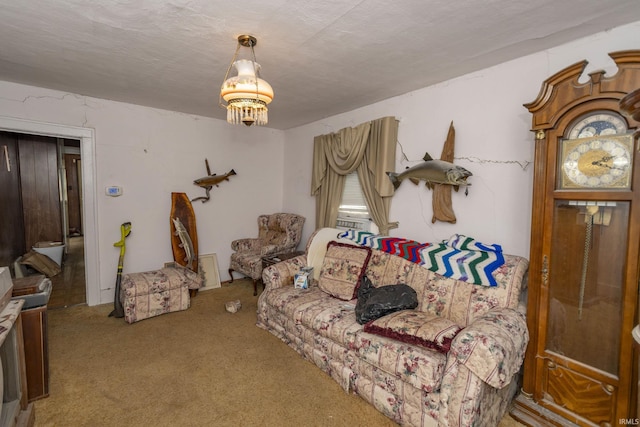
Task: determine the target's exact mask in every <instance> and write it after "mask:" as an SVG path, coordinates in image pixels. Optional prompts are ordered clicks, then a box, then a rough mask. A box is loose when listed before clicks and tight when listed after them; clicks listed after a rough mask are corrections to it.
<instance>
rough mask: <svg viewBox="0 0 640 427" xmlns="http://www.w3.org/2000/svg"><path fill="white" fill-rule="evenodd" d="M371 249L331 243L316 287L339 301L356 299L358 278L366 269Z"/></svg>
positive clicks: (328, 245)
mask: <svg viewBox="0 0 640 427" xmlns="http://www.w3.org/2000/svg"><path fill="white" fill-rule="evenodd" d="M369 258H371V248H367V247H364V246H353V245H347V244H344V243H338V242H335V241H331V242H329V243H328V244H327V253H326V254H325V255H324V260H323V261H322V269H321V270H320V277H319V278H318V286H319V287H320V289H322V290H323V291H324V292H326V293H328V294H329V295H331V296H334V297H336V298H339V299H341V300H345V301H349V300H352V299H354V298H355V297H356V295H357V291H358V285H359V284H360V278H361V277H362V275H363V274H364V272H365V270H366V269H367V264H368V263H369Z"/></svg>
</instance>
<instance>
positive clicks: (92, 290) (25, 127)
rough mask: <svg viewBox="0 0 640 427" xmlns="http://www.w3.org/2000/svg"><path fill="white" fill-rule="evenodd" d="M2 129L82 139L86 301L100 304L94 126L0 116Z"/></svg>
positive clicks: (0, 129)
mask: <svg viewBox="0 0 640 427" xmlns="http://www.w3.org/2000/svg"><path fill="white" fill-rule="evenodd" d="M0 131H7V132H15V133H26V134H31V135H42V136H51V137H56V138H69V139H77V140H79V141H80V153H81V158H82V171H81V179H80V180H79V182H80V185H81V194H82V209H81V214H82V218H83V227H84V230H83V236H84V239H83V240H84V256H83V258H84V270H85V282H86V287H85V291H86V302H87V304H88V305H98V304H100V303H101V298H100V288H101V287H100V278H99V273H98V258H99V257H98V240H97V213H96V190H95V160H94V159H95V137H94V130H93V129H90V128H81V127H75V126H67V125H58V124H53V123H44V122H37V121H32V120H22V119H16V118H12V117H0Z"/></svg>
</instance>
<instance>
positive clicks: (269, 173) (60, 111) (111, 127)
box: [0, 82, 284, 304]
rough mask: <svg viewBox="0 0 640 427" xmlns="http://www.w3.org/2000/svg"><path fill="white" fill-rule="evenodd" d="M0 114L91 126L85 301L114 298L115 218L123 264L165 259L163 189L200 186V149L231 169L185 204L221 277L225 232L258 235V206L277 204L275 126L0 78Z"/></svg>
mask: <svg viewBox="0 0 640 427" xmlns="http://www.w3.org/2000/svg"><path fill="white" fill-rule="evenodd" d="M214 108H217V107H214ZM0 116H5V117H12V118H20V119H26V120H30V121H35V122H49V123H56V124H61V125H67V126H73V127H80V128H89V129H92V130H93V135H94V138H95V170H94V171H93V172H94V181H95V196H96V197H95V199H96V200H95V201H96V203H95V205H96V219H97V226H96V236H95V238H96V241H97V258H98V259H97V260H88V261H89V262H96V264H97V267H96V269H97V273H96V275H97V277H95V278H91V277H88V287H89V288H90V289H89V293H88V294H90V295H95V299H94V300H92V301H89V303H90V304H98V303H106V302H112V301H113V296H114V289H113V287H114V285H115V277H116V267H117V264H118V254H119V250H118V249H117V248H114V247H113V243H114V242H116V241H118V240H120V224H122V223H123V222H126V221H131V222H132V233H131V235H130V236H129V237H128V238H127V240H126V250H127V252H126V256H125V261H124V272H125V273H126V272H138V271H147V270H152V269H157V268H159V267H162V265H163V263H164V262H167V261H172V260H173V256H172V253H171V241H170V237H171V236H170V222H169V211H170V208H171V199H170V195H171V192H185V193H187V195H188V196H189V198H194V197H198V196H204V194H205V192H204V190H203V189H201V188H200V187H197V186H196V185H194V184H193V180H195V179H197V178H200V177H202V176H204V175H206V167H205V162H204V160H205V158H208V159H209V164H210V167H211V171H212V173H218V174H222V173H226V172H228V171H229V170H230V169H232V168H233V169H234V170H235V171H236V172H237V175H236V176H233V177H231V179H230V181H229V182H224V183H222V184H221V185H220V186H219V187H218V188H215V187H214V188H213V189H212V191H211V200H210V201H208V202H206V203H201V202H194V204H193V205H194V210H195V212H196V221H197V227H198V240H199V250H200V253H201V254H208V253H216V254H217V257H218V265H219V267H220V273H221V279H222V280H228V279H229V277H228V273H227V269H228V267H229V257H230V255H231V252H232V251H231V248H230V242H231V241H232V240H233V239H236V238H240V237H252V236H257V232H258V230H257V223H256V218H257V216H258V215H259V214H261V213H271V212H279V211H280V208H281V206H282V199H283V190H282V185H281V183H282V181H283V161H284V153H283V140H284V136H283V132H282V131H276V130H272V129H265V128H246V127H244V126H242V127H240V126H230V125H228V124H227V123H226V122H224V121H220V120H215V119H210V118H205V117H199V116H193V115H186V114H181V113H175V112H170V111H164V110H158V109H152V108H146V107H141V106H137V105H131V104H124V103H118V102H113V101H106V100H101V99H95V98H89V97H84V96H79V95H74V94H68V93H62V92H57V91H51V90H47V89H42V88H36V87H31V86H24V85H18V84H14V83H9V82H0ZM86 160H89V159H86ZM85 163H86V164H88V162H85ZM110 185H119V186H121V187H123V195H122V196H120V197H115V198H112V197H108V196H106V194H105V187H107V186H110Z"/></svg>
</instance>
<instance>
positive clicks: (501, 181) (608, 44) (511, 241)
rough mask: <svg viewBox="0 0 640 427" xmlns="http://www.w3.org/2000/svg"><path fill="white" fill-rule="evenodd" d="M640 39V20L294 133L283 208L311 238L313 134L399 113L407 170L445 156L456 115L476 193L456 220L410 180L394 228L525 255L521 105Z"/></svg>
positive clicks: (528, 148)
mask: <svg viewBox="0 0 640 427" xmlns="http://www.w3.org/2000/svg"><path fill="white" fill-rule="evenodd" d="M639 40H640V22H637V23H634V24H631V25H627V26H623V27H618V28H616V29H613V30H610V31H606V32H603V33H598V34H595V35H593V36H590V37H587V38H584V39H581V40H578V41H575V42H572V43H569V44H565V45H562V46H558V47H555V48H553V49H549V50H547V51H544V52H540V53H537V54H534V55H529V56H526V57H523V58H520V59H517V60H514V61H510V62H507V63H503V64H500V65H498V66H495V67H491V68H488V69H485V70H482V71H478V72H475V73H471V74H468V75H465V76H462V77H459V78H456V79H453V80H450V81H447V82H444V83H441V84H438V85H434V86H431V87H427V88H424V89H421V90H418V91H415V92H411V93H407V94H405V95H402V96H398V97H395V98H392V99H388V100H385V101H382V102H379V103H377V104H373V105H369V106H367V107H364V108H360V109H358V110H355V111H351V112H348V113H345V114H340V115H337V116H333V117H329V118H327V119H324V120H321V121H318V122H315V123H311V124H309V125H305V126H301V127H299V128H296V129H293V130H290V131H287V132H286V134H285V138H286V146H285V164H286V165H287V170H286V171H285V176H284V205H283V210H293V211H297V212H300V213H302V214H303V215H306V216H307V218H308V220H307V223H306V224H305V229H304V236H303V238H305V239H306V238H307V237H308V236H309V235H310V234H311V232H312V231H313V229H314V226H315V219H314V218H315V199H314V198H312V197H311V196H310V186H311V175H310V165H311V161H312V157H313V137H314V136H315V135H320V134H325V133H329V132H335V131H337V130H339V129H341V128H344V127H349V126H355V125H358V124H360V123H362V122H365V121H368V120H373V119H377V118H380V117H384V116H395V117H396V118H398V119H399V120H400V126H399V135H398V140H399V141H398V149H397V165H396V171H398V172H401V171H402V170H404V169H405V167H406V166H413V165H416V164H418V163H420V162H421V161H422V157H423V156H424V154H425V152H427V151H428V152H429V153H430V154H431V156H432V157H433V158H439V157H440V153H441V151H442V147H443V144H444V141H445V138H446V136H447V131H448V128H449V123H450V122H451V121H453V122H454V126H455V130H456V139H455V156H456V158H457V159H456V160H455V161H454V163H456V164H458V165H460V166H463V167H465V168H467V169H469V170H470V171H471V172H472V173H473V177H471V178H470V179H469V182H471V183H472V186H471V187H470V188H469V195H468V196H465V195H464V191H462V190H461V191H460V192H458V193H453V197H452V199H453V209H454V212H455V213H456V217H457V223H456V224H448V223H442V222H436V223H435V224H432V223H431V217H432V207H431V203H432V192H431V191H430V190H428V189H426V188H425V187H422V186H420V187H416V186H414V185H413V184H412V183H410V182H408V181H407V182H404V183H403V184H402V185H401V186H400V188H399V189H398V190H397V192H396V194H395V195H394V197H393V201H392V207H391V215H390V220H391V221H399V222H400V226H399V228H397V229H393V230H391V235H393V236H401V237H407V238H411V239H415V240H418V241H421V242H436V241H440V240H442V239H447V238H449V237H450V236H451V235H452V234H454V233H461V234H465V235H467V236H470V237H473V238H476V239H478V240H480V241H481V242H483V243H498V244H501V245H502V246H503V249H504V251H505V252H507V253H512V254H517V255H522V256H525V257H528V254H529V242H530V224H531V221H530V215H531V194H532V182H533V166H532V164H531V162H532V161H533V156H534V142H533V134H532V133H531V132H530V128H531V114H530V113H529V112H528V111H527V109H526V108H525V107H523V104H525V103H528V102H531V101H534V100H535V98H536V97H537V95H538V92H539V90H540V87H541V85H542V82H543V81H544V80H545V79H547V78H548V77H550V76H551V75H553V74H555V73H556V72H558V71H560V70H561V69H563V68H565V67H567V66H569V65H572V64H574V63H576V62H579V61H583V60H585V59H586V60H588V61H589V64H588V66H587V68H586V70H585V73H586V74H588V73H590V72H593V71H595V70H598V69H605V70H606V71H607V72H608V73H615V66H614V65H613V64H614V63H613V61H612V60H611V58H610V57H609V56H608V55H607V54H608V53H609V52H615V51H620V50H627V49H640V45H638V41H639ZM405 155H406V157H407V158H406V159H405V158H404V156H405Z"/></svg>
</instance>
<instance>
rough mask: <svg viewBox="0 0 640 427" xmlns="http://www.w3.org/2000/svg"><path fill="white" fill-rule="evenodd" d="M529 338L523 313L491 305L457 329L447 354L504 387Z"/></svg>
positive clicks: (487, 381) (496, 386) (514, 372)
mask: <svg viewBox="0 0 640 427" xmlns="http://www.w3.org/2000/svg"><path fill="white" fill-rule="evenodd" d="M528 342H529V331H528V330H527V322H526V319H525V317H524V315H523V314H522V313H519V312H518V311H516V310H513V309H509V308H500V309H494V310H491V311H489V312H487V313H486V314H484V315H483V316H481V317H479V318H477V319H476V320H474V322H473V323H472V324H470V325H469V326H467V327H466V328H464V329H463V330H462V331H460V333H458V335H457V336H456V337H455V339H454V340H453V342H452V343H451V350H450V352H449V357H454V358H455V359H456V360H457V361H458V362H459V363H461V364H463V365H464V366H465V367H466V368H467V369H469V370H470V371H471V372H473V373H474V374H475V375H477V376H478V377H479V378H480V379H481V380H482V381H484V382H486V383H487V384H489V385H490V386H492V387H495V388H503V387H504V386H506V385H507V384H509V382H510V381H511V379H512V377H513V375H514V374H516V373H517V372H518V370H519V369H520V366H521V365H522V362H523V360H524V353H525V350H526V348H527V343H528Z"/></svg>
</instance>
